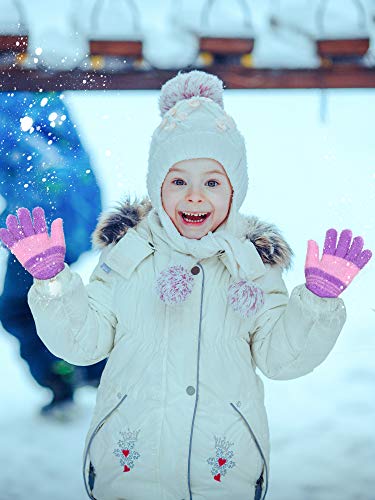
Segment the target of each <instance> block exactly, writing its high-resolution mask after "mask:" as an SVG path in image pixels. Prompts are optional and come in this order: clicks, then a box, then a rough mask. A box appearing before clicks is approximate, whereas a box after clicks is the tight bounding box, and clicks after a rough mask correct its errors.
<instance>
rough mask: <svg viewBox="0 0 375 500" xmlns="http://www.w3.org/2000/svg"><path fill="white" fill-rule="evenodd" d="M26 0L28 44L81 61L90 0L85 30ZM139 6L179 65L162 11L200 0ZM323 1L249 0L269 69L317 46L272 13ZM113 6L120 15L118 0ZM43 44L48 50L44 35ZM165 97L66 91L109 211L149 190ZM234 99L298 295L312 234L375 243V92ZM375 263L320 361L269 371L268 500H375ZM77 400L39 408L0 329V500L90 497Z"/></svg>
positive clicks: (83, 266)
mask: <svg viewBox="0 0 375 500" xmlns="http://www.w3.org/2000/svg"><path fill="white" fill-rule="evenodd" d="M22 3H23V5H24V8H25V10H26V11H27V13H28V18H29V19H28V20H29V24H30V26H32V28H33V33H34V35H33V37H34V40H33V39H32V40H31V43H32V44H35V45H34V46H35V47H38V46H39V47H40V46H43V43H45V42H43V40H48V39H49V40H51V38H52V39H55V40H56V41H58V44H59V45H60V46H63V47H64V50H65V51H66V52H65V54H66V55H67V61H69V57H68V56H69V54H70V58H71V59H70V60H71V61H72V60H73V59H74V57H76V54H77V50H78V49H77V47H79V44H78V39H77V36H78V38H80V37H81V38H83V39H84V36H83V35H85V36H86V35H87V32H88V28H87V26H88V24H87V23H88V19H89V17H88V16H84V15H83V14H82V13H85V12H86V11H85V8H87V9H88V11H89V10H90V7H91V8H92V5H93V2H92V1H89V0H83V1H82V2H80V9H79V13H80V17H78V16H76V17H74V16H73V17H74V19H75V22H76V23H78V24H76V27H77V31H76V32H75V33H76V36H75V37H74V36H73V32H72V31H71V21H72V17H71V15H70V12H72V6H73V3H72V2H66V3H64V5H62V3H60V4H59V9H61V12H59V22H58V23H55V22H54V23H53V24H52V23H51V20H52V19H53V17H52V16H54V15H55V13H54V12H51V10H48V9H47V8H46V6H50V5H51V4H50V2H46V1H41V0H33V2H29V3H26V2H22ZM119 3H120V2H117V5H118V4H119ZM121 3H122V2H121ZM137 3H138V6H139V7H140V8H142V7H143V8H142V9H141V10H142V22H143V26H144V27H147V29H146V30H145V31H147V32H148V34H149V38H148V43H149V45H148V46H149V47H150V51H153V54H154V55H155V54H156V55H155V57H156V59H157V60H158V61H159V63H160V65H163V64H167V63H170V62H171V61H173V59H174V58H175V57H177V56H178V54H181V45H178V46H174V45H173V50H172V48H171V47H172V45H171V43H170V42H171V40H172V39H173V40H176V41H178V40H181V38H179V37H178V36H175V34H176V32H175V31H173V30H176V29H177V28H178V30H179V32H180V31H181V30H180V26H179V25H178V26H177V24H176V23H175V24H172V23H170V24H168V23H166V22H165V19H167V18H168V16H170V15H173V12H180V13H181V15H180V18H181V19H183V20H184V23H185V24H189V22H193V21H194V16H197V13H196V11H193V10H192V6H197V5H198V4H199V5H202V2H193V1H191V2H187V1H186V2H177V1H176V2H175V3H172V2H167V1H165V2H151V1H141V0H139V1H138V2H137ZM220 3H221V7H220V8H221V9H222V10H221V14H220V15H219V14H218V22H217V25H218V26H219V27H220V23H221V24H222V20H223V19H228V17H226V13H225V8H227V11H228V7H227V6H228V2H223V1H222V2H217V4H218V5H219V4H220ZM234 3H236V2H233V1H231V2H230V4H231V5H234ZM238 3H239V2H238ZM114 4H115V2H106V5H109V6H110V5H112V6H113V5H114ZM124 4H125V2H124ZM316 4H317V2H305V1H299V2H296V1H295V2H291V1H289V2H288V1H281V0H280V1H278V2H276V1H275V2H270V1H268V2H260V1H257V2H256V1H253V2H250V5H252V6H253V10H252V13H253V24H254V29H257V30H258V32H259V33H260V34H262V35H263V42H262V43H261V42H258V48H257V51H258V52H257V53H256V54H257V55H256V57H255V54H254V59H255V61H256V63H257V64H258V65H259V66H261V65H263V64H264V65H267V64H270V61H272V64H277V63H278V64H280V65H285V66H294V65H299V64H300V65H307V66H314V64H316V60H315V59H314V58H315V55H314V52H313V51H312V45H311V43H310V42H309V43H307V48H306V44H305V43H304V42H302V39H301V38H298V36H299V37H300V36H301V35H298V34H296V33H295V32H294V34H293V33H291V32H290V30H289V31H288V30H287V31H288V34H286V32H284V35H285V36H282V37H281V39H280V33H279V34H278V37H277V39H276V38H275V37H276V35H275V34H274V33H270V31H269V29H268V23H267V22H266V21H267V19H268V16H269V13H270V11H271V10H272V9H274V10H275V11H277V12H278V15H279V16H280V17H283V16H284V18H285V16H286V18H287V19H288V23H292V24H293V23H297V25H298V26H299V27H301V26H303V27H304V28H305V29H308V30H311V32H313V30H314V28H313V27H312V25H313V14H312V6H313V5H315V6H316ZM173 5H174V8H172V6H173ZM329 5H330V9H332V12H333V14H332V15H331V16H330V17H329V19H330V20H331V21H332V23H335V22H336V25H334V26H331V28H330V33H331V34H332V35H333V34H334V32H335V30H336V32H337V31H339V32H340V33H341V35H344V34H345V33H347V34H349V32H350V30H353V20H354V19H355V14H353V5H354V2H349V1H345V0H340V1H336V2H334V1H331V2H329ZM365 6H366V12H367V17H366V22H367V28H368V29H369V33H370V35H371V36H373V35H372V32H373V23H372V21H371V19H372V17H371V16H372V12H375V2H370V0H368V1H367V2H365ZM64 9H65V10H64ZM334 9H336V10H334ZM76 10H78V9H76ZM0 12H1V16H3V17H2V20H4V19H5V15H8V14H9V16H10V12H11V9H10V8H9V2H7V0H0ZM108 12H109V14H108V13H107V15H108V16H110V13H111V7H109V11H108ZM217 12H220V11H217ZM236 12H237V11H235V9H230V13H231V15H232V16H233V22H232V21H231V23H229V22H227V23H226V27H228V26H229V25H230V26H233V23H235V22H236V15H237V21H238V20H239V19H240V16H239V14H238V12H237V14H236ZM116 18H118V16H116ZM68 20H69V22H68ZM327 20H328V17H327ZM338 20H339V21H338ZM12 22H13V21H12V20H10V21H9V23H10V25H11V23H12ZM108 22H109V21H108ZM238 22H239V21H238ZM3 24H4V23H3ZM0 26H1V22H0ZM112 26H113V28H115V27H116V25H115V24H113V25H112ZM171 26H174V28H173V29H172V28H171ZM176 26H177V27H176ZM224 27H225V26H224ZM47 28H48V29H47ZM116 29H117V30H118V29H119V28H118V26H117V28H116ZM222 29H223V26H221V28H220V30H222ZM355 29H356V28H355ZM69 30H70V31H69ZM220 30H218V31H217V33H218V32H220ZM8 31H9V30H8ZM292 31H293V30H292ZM340 33H339V34H340ZM157 34H158V36H156V35H157ZM103 36H104V35H103ZM184 36H189V35H186V33H185V35H184ZM48 37H49V38H48ZM59 37H60V38H59ZM64 37H68V38H64ZM150 37H151V38H150ZM152 37H153V38H152ZM296 37H297V38H296ZM259 39H261V38H259ZM62 40H65V45H64V44H62ZM69 40H70V41H71V44H72V45H71V48H73V50H72V51H71V52H69V50H70V49H69V43H68V41H69ZM72 40H73V41H72ZM150 40H152V41H153V42H152V43H151V42H150ZM185 40H186V38H185ZM304 40H305V39H304ZM305 42H306V40H305ZM56 43H57V42H56ZM155 44H156V45H155ZM157 44H160V45H157ZM267 44H268V45H267ZM44 47H45V52H44V54H48V48H47V45H45V46H44ZM166 47H168V51H167V52H166V51H165V50H166V49H165V48H166ZM262 47H263V48H262ZM156 49H157V50H156ZM56 50H57V49H56ZM56 50H55V52H54V53H53V54H52V56H51V57H52V59H53V60H56ZM84 52H85V49H84V48H82V54H83V53H84ZM176 54H177V56H176ZM309 54H310V55H309ZM162 56H163V57H162ZM47 59H48V57H47ZM47 59H46V61H47ZM157 97H158V94H157V92H154V91H127V92H108V91H107V92H100V91H94V92H91V93H90V92H87V93H85V92H66V93H65V100H66V102H67V104H68V105H69V107H70V109H71V112H72V117H73V118H74V120H75V122H76V123H77V127H78V129H79V130H80V132H81V138H82V141H83V142H84V145H85V147H86V149H87V150H88V151H89V152H90V155H91V159H92V167H93V168H94V169H95V172H96V174H97V176H98V180H99V182H100V185H101V188H102V193H103V203H104V206H105V208H110V207H111V206H113V204H114V203H115V202H117V201H118V200H120V199H121V198H122V196H123V195H124V193H127V192H129V193H130V194H132V195H138V196H140V195H142V194H146V183H145V176H146V168H147V154H148V146H149V141H150V137H151V134H152V132H153V130H154V129H155V127H156V126H157V125H158V124H159V120H160V119H159V116H158V110H157ZM225 106H226V109H227V111H228V112H229V113H230V114H231V115H232V116H233V117H234V118H235V120H236V122H237V124H238V127H239V128H240V130H241V131H242V132H243V134H244V135H245V138H246V142H247V148H248V159H249V176H250V187H249V191H248V195H247V197H246V200H245V202H244V204H243V206H242V208H241V211H242V212H243V213H247V214H252V213H253V214H255V215H257V216H258V217H260V218H262V219H264V220H266V221H268V222H272V223H275V224H276V225H277V226H278V227H279V228H280V229H281V231H282V232H283V234H284V236H285V238H286V239H287V241H288V242H289V243H290V245H291V246H292V248H293V250H294V252H295V259H294V267H293V269H292V270H291V271H289V272H288V273H287V274H286V275H285V281H286V284H287V286H288V288H289V291H291V290H292V288H293V287H294V286H296V285H297V284H299V283H302V282H304V275H303V268H304V260H305V254H306V244H307V240H308V239H310V238H312V239H315V240H316V241H318V243H319V245H320V248H322V244H323V241H324V236H325V231H326V229H328V228H330V227H335V228H337V229H338V230H339V231H340V230H342V229H344V228H350V229H352V230H353V233H354V235H362V236H364V239H365V247H367V248H371V249H372V250H375V231H374V226H375V142H374V132H373V130H374V126H373V122H374V116H375V90H347V91H346V90H341V91H336V90H327V91H324V93H322V92H321V91H319V90H315V91H311V90H306V91H303V90H301V91H246V90H243V91H242V90H241V91H239V90H238V91H231V90H226V91H225ZM322 115H324V120H322ZM0 200H1V198H0ZM2 209H4V207H1V204H0V210H2ZM6 258H7V252H6V251H5V250H4V249H0V293H1V288H2V282H3V277H4V272H5V264H6ZM97 259H98V254H97V253H95V252H87V253H85V254H83V255H82V257H81V259H80V260H79V261H78V262H77V263H76V264H75V265H73V266H72V268H73V269H74V270H75V271H76V272H78V273H80V274H81V276H82V278H83V279H84V281H85V282H88V278H89V275H90V273H91V271H92V269H93V268H94V266H95V264H96V262H97ZM374 271H375V259H373V260H372V261H370V263H369V264H368V265H367V266H366V268H365V269H364V271H363V272H361V273H360V274H359V275H358V276H357V277H356V278H355V280H354V281H353V283H352V284H351V285H350V287H349V288H348V290H346V291H345V292H344V294H343V296H342V297H343V299H344V301H345V304H346V307H347V314H348V319H347V322H346V324H345V326H344V329H343V331H342V334H341V335H340V338H339V340H338V342H337V344H336V346H335V348H334V349H333V351H332V352H331V354H330V355H329V357H328V358H327V360H326V361H325V362H324V363H323V364H322V365H321V366H320V367H318V368H317V369H316V370H314V372H313V373H311V374H309V375H306V376H305V377H302V378H300V379H297V380H291V381H271V380H268V379H265V378H264V377H262V378H263V380H264V383H265V390H266V406H267V410H268V414H269V421H270V430H271V448H272V452H271V478H270V486H269V495H268V497H267V498H269V500H375V425H374V422H375V397H374V396H375V389H374V387H375V362H374V359H375V293H374V282H375V272H374ZM76 396H77V398H76V399H77V404H78V408H79V413H78V415H77V417H76V419H75V421H74V422H73V423H71V424H69V425H64V424H62V423H58V422H53V421H46V420H44V419H41V417H39V416H38V409H39V407H40V406H41V405H42V404H45V403H46V402H47V401H48V400H49V397H50V395H49V393H48V391H47V390H46V389H43V388H40V387H39V386H38V385H37V384H36V383H35V382H34V381H33V379H32V378H31V376H30V375H29V373H28V369H27V366H26V365H25V363H24V362H23V361H21V360H20V358H19V356H18V343H17V341H16V340H14V339H13V338H12V337H10V336H9V335H7V333H6V332H4V331H3V330H0V464H1V466H0V500H50V499H51V498H53V499H54V500H66V499H67V498H69V499H72V500H73V499H74V500H83V499H84V498H86V495H85V493H84V488H83V483H82V478H81V456H82V451H83V443H84V438H85V434H86V431H87V428H88V425H89V420H90V416H91V412H92V409H93V406H94V403H95V390H94V389H92V388H85V389H79V391H78V392H77V395H76Z"/></svg>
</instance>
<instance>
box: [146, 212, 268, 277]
mask: <svg viewBox="0 0 375 500" xmlns="http://www.w3.org/2000/svg"><path fill="white" fill-rule="evenodd" d="M147 222H148V225H149V228H150V231H151V232H152V233H153V234H155V235H157V236H158V237H159V238H160V239H162V240H163V241H164V242H165V243H167V244H168V246H169V247H170V248H171V249H173V250H174V251H176V252H179V253H180V254H183V255H187V256H191V257H194V258H195V259H196V260H198V261H199V260H201V259H205V258H208V257H212V256H214V255H216V254H220V255H222V260H223V262H224V264H225V265H226V267H227V269H228V271H229V272H230V274H231V276H232V278H233V280H240V279H242V280H252V279H254V277H255V276H259V275H260V274H263V272H264V265H263V263H262V262H261V259H260V257H259V254H258V252H257V250H256V249H255V247H254V245H253V244H252V243H251V242H250V241H249V240H247V239H246V236H245V224H246V220H245V218H244V217H243V216H242V215H241V214H239V213H238V212H236V211H234V210H232V207H231V210H230V213H229V216H228V218H227V220H226V221H225V222H224V223H223V224H222V225H221V226H219V227H218V228H217V229H216V231H215V232H212V231H209V232H208V234H206V235H205V236H203V237H202V238H201V239H199V240H196V239H190V238H186V237H184V236H181V234H180V233H179V232H178V231H177V229H176V227H175V226H174V224H173V222H172V221H171V219H170V218H169V216H168V215H167V213H166V212H165V211H164V210H161V211H160V213H158V212H157V210H156V209H155V208H154V209H152V210H151V211H150V212H149V214H148V216H147ZM183 255H181V260H182V259H183Z"/></svg>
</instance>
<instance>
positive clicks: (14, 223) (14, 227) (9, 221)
mask: <svg viewBox="0 0 375 500" xmlns="http://www.w3.org/2000/svg"><path fill="white" fill-rule="evenodd" d="M5 222H6V225H7V228H8V231H9V232H10V233H11V234H12V236H13V238H14V239H15V240H16V241H19V240H22V239H23V238H24V237H25V235H24V234H23V231H22V228H21V226H20V225H19V223H18V219H17V217H16V216H15V215H13V214H9V215H8V217H7V218H6V220H5Z"/></svg>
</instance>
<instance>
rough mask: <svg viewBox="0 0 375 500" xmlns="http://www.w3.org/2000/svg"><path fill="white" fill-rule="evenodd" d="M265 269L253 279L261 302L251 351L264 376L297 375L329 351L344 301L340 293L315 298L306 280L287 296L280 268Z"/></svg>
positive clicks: (340, 325) (340, 321)
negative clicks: (256, 279) (328, 296)
mask: <svg viewBox="0 0 375 500" xmlns="http://www.w3.org/2000/svg"><path fill="white" fill-rule="evenodd" d="M266 267H267V268H268V270H267V272H266V274H265V275H264V276H263V277H262V278H261V279H260V280H259V282H258V284H259V286H261V288H262V289H263V291H264V297H265V301H264V305H263V307H262V309H261V310H260V311H259V315H258V317H257V318H256V320H255V325H254V328H253V329H252V331H251V332H250V349H251V354H252V357H253V359H254V361H255V364H256V365H257V366H258V368H259V369H260V370H261V371H262V373H263V374H264V375H266V376H267V377H268V378H271V379H277V380H288V379H293V378H297V377H301V376H302V375H305V374H307V373H309V372H311V371H312V370H313V369H314V368H316V367H317V366H318V365H319V364H320V363H322V361H324V359H325V358H326V357H327V356H328V354H329V353H330V351H331V350H332V348H333V346H334V345H335V343H336V340H337V338H338V336H339V334H340V332H341V330H342V328H343V326H344V323H345V320H346V310H345V305H344V302H343V300H342V299H341V298H340V297H338V298H321V297H318V296H317V295H315V294H314V293H312V292H311V291H310V290H309V289H308V288H306V286H305V284H302V285H298V286H296V287H295V288H294V289H293V290H292V293H291V295H290V297H289V295H288V290H287V288H286V286H285V283H284V280H283V279H282V269H281V268H280V266H276V265H275V266H270V265H269V264H267V265H266Z"/></svg>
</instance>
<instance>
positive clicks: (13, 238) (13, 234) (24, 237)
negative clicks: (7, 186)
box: [0, 207, 66, 280]
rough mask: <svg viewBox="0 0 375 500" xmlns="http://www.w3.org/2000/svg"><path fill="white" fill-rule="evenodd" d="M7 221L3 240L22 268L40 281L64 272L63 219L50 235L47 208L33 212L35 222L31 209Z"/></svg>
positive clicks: (21, 210) (1, 235)
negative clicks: (46, 214) (47, 224)
mask: <svg viewBox="0 0 375 500" xmlns="http://www.w3.org/2000/svg"><path fill="white" fill-rule="evenodd" d="M17 215H18V219H19V220H17V217H16V216H15V215H12V214H10V215H8V217H7V218H6V225H7V229H5V228H0V241H2V242H3V243H4V245H5V246H6V247H8V248H9V250H10V251H11V252H12V253H13V254H14V255H15V256H16V257H17V259H18V260H19V262H20V263H21V264H22V266H23V267H24V268H25V269H26V270H27V271H28V272H29V273H30V274H31V275H32V276H33V277H34V278H37V279H39V280H47V279H50V278H53V277H54V276H56V275H57V274H58V273H59V272H61V271H62V270H63V269H64V258H65V252H66V245H65V237H64V231H63V227H62V226H63V220H62V219H61V218H59V219H55V220H54V221H53V222H52V224H51V237H50V236H49V235H48V231H47V226H46V219H45V213H44V210H43V208H41V207H35V208H34V209H33V219H34V223H33V222H32V220H31V215H30V212H29V210H28V209H27V208H23V207H22V208H19V209H18V210H17Z"/></svg>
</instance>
